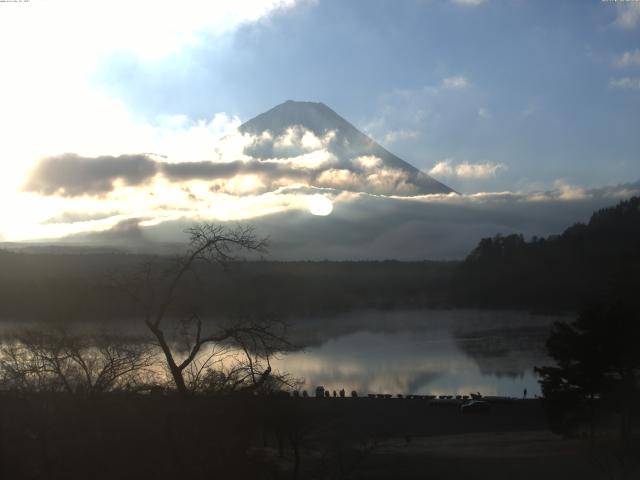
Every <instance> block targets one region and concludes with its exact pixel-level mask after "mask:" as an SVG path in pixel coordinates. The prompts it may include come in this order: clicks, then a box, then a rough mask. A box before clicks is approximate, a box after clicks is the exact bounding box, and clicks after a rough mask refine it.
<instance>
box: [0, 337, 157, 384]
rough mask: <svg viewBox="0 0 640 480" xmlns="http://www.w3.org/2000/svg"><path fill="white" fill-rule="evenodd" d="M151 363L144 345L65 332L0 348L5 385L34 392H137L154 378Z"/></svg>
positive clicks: (10, 339)
mask: <svg viewBox="0 0 640 480" xmlns="http://www.w3.org/2000/svg"><path fill="white" fill-rule="evenodd" d="M152 364H153V352H152V351H150V350H149V348H148V346H146V345H144V344H141V343H138V342H135V341H123V339H122V338H119V337H115V336H113V335H107V334H99V335H80V334H71V333H69V332H68V331H66V330H63V329H47V328H40V329H30V330H23V331H21V332H18V333H15V334H13V335H10V336H8V337H7V338H5V341H4V344H3V345H2V347H1V348H0V374H1V375H2V377H3V380H4V382H3V383H4V384H5V385H7V386H10V387H12V388H16V389H18V390H23V391H32V392H33V391H36V392H38V391H62V392H67V393H74V394H76V393H82V394H87V395H95V394H99V393H104V392H108V391H111V390H115V389H133V388H135V387H137V386H139V385H140V384H141V383H143V382H145V381H146V380H147V379H148V378H149V376H150V374H151V370H150V367H151V366H152Z"/></svg>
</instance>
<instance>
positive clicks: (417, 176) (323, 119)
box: [239, 100, 454, 195]
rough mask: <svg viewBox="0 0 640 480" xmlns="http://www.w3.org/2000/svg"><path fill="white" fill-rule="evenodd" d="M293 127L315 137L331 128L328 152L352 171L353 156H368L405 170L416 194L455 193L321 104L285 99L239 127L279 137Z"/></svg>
mask: <svg viewBox="0 0 640 480" xmlns="http://www.w3.org/2000/svg"><path fill="white" fill-rule="evenodd" d="M296 126H299V127H302V128H304V129H306V130H309V131H311V132H313V133H314V134H315V135H316V136H318V137H321V136H323V135H325V134H326V133H328V132H330V131H334V132H335V133H336V136H335V139H334V141H332V142H331V144H330V146H329V151H330V152H331V153H332V154H334V155H335V156H336V157H337V158H338V160H339V168H343V169H348V170H354V166H353V164H352V163H351V161H352V160H353V159H355V158H357V157H359V156H367V155H371V156H375V157H378V158H379V159H380V160H381V161H382V163H381V166H380V168H384V167H387V168H392V169H396V170H400V171H402V172H404V173H406V175H407V177H408V181H409V182H410V183H411V184H412V185H413V186H415V188H416V192H415V193H416V194H417V195H428V194H437V193H440V194H441V193H445V194H446V193H452V192H454V190H453V189H451V188H450V187H448V186H447V185H444V184H443V183H440V182H438V181H437V180H435V179H434V178H432V177H431V176H429V175H427V174H426V173H424V172H421V171H420V170H419V169H417V168H416V167H414V166H413V165H411V164H409V163H408V162H405V161H404V160H402V159H401V158H399V157H397V156H396V155H394V154H393V153H391V152H389V151H388V150H386V149H385V148H383V147H382V146H381V145H379V144H378V143H377V142H376V141H375V140H373V139H372V138H370V137H368V136H367V135H365V134H364V133H362V132H361V131H360V130H358V129H357V128H356V127H355V126H353V125H352V124H351V123H349V122H348V121H347V120H345V119H344V118H342V117H341V116H340V115H338V114H337V113H336V112H334V111H333V110H332V109H331V108H329V107H327V106H326V105H325V104H324V103H320V102H317V103H316V102H298V101H293V100H287V101H286V102H284V103H281V104H280V105H277V106H275V107H273V108H272V109H271V110H268V111H267V112H264V113H261V114H260V115H258V116H256V117H255V118H252V119H251V120H249V121H247V122H246V123H244V124H243V125H241V126H240V127H239V130H240V132H241V133H248V134H252V135H261V134H263V133H264V132H266V131H269V132H270V133H271V134H272V135H274V136H280V135H282V134H284V133H285V132H286V131H287V129H289V128H291V127H296Z"/></svg>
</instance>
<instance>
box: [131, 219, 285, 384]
mask: <svg viewBox="0 0 640 480" xmlns="http://www.w3.org/2000/svg"><path fill="white" fill-rule="evenodd" d="M187 233H188V234H189V247H188V250H187V253H186V254H184V255H183V256H181V257H179V258H177V259H176V260H175V262H173V264H172V265H170V266H169V267H168V268H166V267H165V268H163V266H162V265H159V264H158V262H157V261H156V262H154V261H151V262H147V263H145V264H144V265H142V266H141V268H140V269H139V270H138V271H137V272H136V274H135V276H134V277H133V278H132V279H130V280H129V281H122V280H121V281H119V282H118V286H119V287H120V288H121V289H124V290H125V291H126V292H127V293H128V294H129V295H130V296H131V297H132V298H133V299H134V301H135V302H136V303H137V304H138V305H139V306H140V307H141V309H142V314H143V319H144V324H145V325H146V327H147V328H148V329H149V331H150V332H151V333H152V334H153V336H154V338H155V340H156V341H157V344H158V346H159V347H160V349H161V350H162V353H163V356H164V358H165V360H166V366H167V368H168V371H169V374H170V376H171V379H172V381H173V383H174V384H175V387H176V389H177V391H178V392H179V393H180V394H181V395H186V394H188V393H189V392H191V391H194V390H198V389H203V388H204V389H214V388H218V389H222V387H224V388H226V389H231V390H237V389H239V388H244V389H247V388H251V389H257V388H260V387H261V386H263V385H264V384H265V383H266V382H267V380H268V379H269V377H270V376H271V373H272V372H271V365H270V362H269V359H270V357H272V356H273V355H274V354H275V353H276V352H278V351H281V350H282V349H284V348H285V347H286V346H287V345H288V344H287V342H286V341H285V338H284V325H283V324H282V323H280V322H276V321H274V320H272V319H269V318H264V317H263V318H256V316H255V315H240V316H238V317H236V318H234V319H232V321H227V322H223V323H222V324H221V323H220V322H214V321H213V320H210V321H208V322H204V321H203V320H202V318H201V312H200V311H199V308H198V307H197V306H195V305H194V304H193V303H190V302H189V296H190V295H191V296H193V295H194V294H197V293H201V294H202V295H206V292H199V291H197V290H198V289H197V288H196V287H194V285H193V283H189V282H188V280H190V281H192V282H193V280H195V281H196V283H197V282H198V270H197V268H196V267H197V264H198V263H205V264H217V265H222V266H223V267H224V268H226V267H227V266H228V265H229V264H230V263H231V262H232V261H235V260H237V259H238V257H237V253H238V252H240V251H249V252H251V251H253V252H263V251H265V248H266V246H267V239H266V238H259V237H258V236H257V235H256V234H255V233H254V231H253V229H252V228H251V227H241V226H239V227H236V228H227V227H225V226H222V225H214V224H209V223H203V224H199V225H196V226H194V227H192V228H189V229H188V230H187ZM187 277H190V278H189V279H188V278H187ZM194 292H195V293H194ZM181 297H184V298H187V300H186V301H185V300H184V298H181ZM196 304H197V302H196ZM170 317H172V318H171V319H175V318H180V317H181V318H182V320H181V321H180V322H179V323H180V324H179V325H178V326H179V327H180V332H179V334H178V335H177V337H176V336H174V338H173V340H172V338H171V337H170V334H169V333H168V330H167V329H168V328H169V325H168V323H170V321H171V319H170ZM174 326H175V324H174ZM174 340H176V341H174ZM178 343H180V344H181V345H178ZM229 348H233V349H235V351H236V353H239V355H235V356H233V357H232V356H231V355H230V354H229ZM223 360H226V362H224V361H223Z"/></svg>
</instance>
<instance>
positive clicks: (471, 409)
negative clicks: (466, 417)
mask: <svg viewBox="0 0 640 480" xmlns="http://www.w3.org/2000/svg"><path fill="white" fill-rule="evenodd" d="M460 411H461V412H462V413H487V412H490V411H491V404H490V403H489V402H485V401H484V400H471V401H469V402H466V403H463V404H462V405H460Z"/></svg>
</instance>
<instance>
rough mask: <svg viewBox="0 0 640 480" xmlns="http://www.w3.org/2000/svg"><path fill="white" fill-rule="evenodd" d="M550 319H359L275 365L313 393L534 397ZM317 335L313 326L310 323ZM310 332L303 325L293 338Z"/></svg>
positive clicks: (331, 325) (425, 315)
mask: <svg viewBox="0 0 640 480" xmlns="http://www.w3.org/2000/svg"><path fill="white" fill-rule="evenodd" d="M553 320H555V318H553V317H534V316H530V315H527V314H522V313H514V312H511V313H508V312H507V313H505V312H500V313H494V314H487V312H472V311H467V312H464V311H441V312H437V311H413V312H386V313H385V312H361V313H359V314H353V315H350V316H343V317H341V318H333V319H327V320H326V321H323V322H322V326H323V327H324V334H325V335H324V338H322V335H319V333H318V330H317V329H316V330H315V331H314V336H313V340H314V341H313V343H314V345H313V346H311V347H309V348H307V349H305V350H304V351H300V352H295V353H291V354H289V355H287V356H286V357H283V358H281V359H280V360H278V361H277V362H275V366H276V367H277V368H278V369H280V370H283V371H287V372H290V373H292V374H293V375H294V376H297V377H300V378H304V379H305V380H306V384H305V387H304V388H306V389H307V390H312V389H313V388H315V386H316V385H324V386H325V387H326V388H327V389H329V390H336V391H339V390H340V389H341V388H344V389H345V390H346V391H347V392H349V391H351V390H358V392H361V393H369V392H374V393H393V394H395V393H403V394H407V393H411V394H436V395H437V394H469V393H470V392H478V391H479V392H482V393H483V394H484V395H509V396H521V395H522V391H523V389H524V388H526V389H527V390H528V392H529V395H534V394H539V393H540V390H539V386H538V383H537V379H536V376H535V374H534V372H533V367H534V366H535V365H541V364H544V363H545V362H546V361H547V359H546V357H545V354H544V339H545V338H546V335H547V332H548V328H549V325H550V324H551V322H552V321H553ZM315 326H316V327H319V326H320V325H319V324H317V323H316V325H315ZM305 328H307V329H308V330H309V331H312V330H313V328H311V327H310V326H309V325H306V326H305V325H302V326H301V327H300V329H299V330H298V332H300V330H304V329H305Z"/></svg>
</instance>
